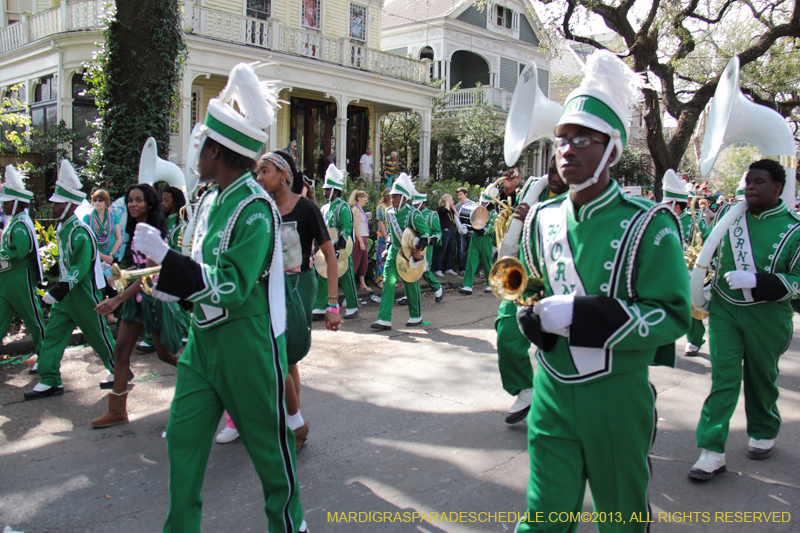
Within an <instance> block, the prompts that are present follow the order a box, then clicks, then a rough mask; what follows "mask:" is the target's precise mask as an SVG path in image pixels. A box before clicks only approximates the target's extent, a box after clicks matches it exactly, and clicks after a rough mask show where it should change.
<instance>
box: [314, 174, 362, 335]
mask: <svg viewBox="0 0 800 533" xmlns="http://www.w3.org/2000/svg"><path fill="white" fill-rule="evenodd" d="M322 188H323V189H333V190H334V191H339V193H340V194H341V192H342V189H343V188H344V175H343V174H342V171H341V170H339V169H338V168H336V165H334V164H333V163H331V164H330V165H328V170H326V171H325V182H324V183H323V184H322ZM320 211H321V212H322V218H323V220H325V225H326V226H328V228H336V229H337V230H338V231H339V239H338V240H337V241H334V242H333V248H334V250H344V247H345V243H346V241H347V240H352V239H353V212H352V211H351V210H350V206H349V205H347V202H345V201H344V200H343V199H342V197H341V196H339V197H337V198H335V199H334V200H332V201H330V202H328V203H327V204H325V205H323V206H322V207H321V208H320ZM347 261H348V265H347V272H345V273H344V274H342V275H341V276H339V286H340V287H341V288H342V290H343V291H344V300H345V303H346V304H347V311H346V312H345V314H344V315H342V318H355V317H356V314H357V313H358V294H356V280H355V277H353V258H352V256H351V257H348V258H347ZM317 275H318V276H319V274H317ZM317 283H318V285H317V298H316V301H315V302H314V311H313V314H314V316H315V317H318V318H317V320H320V319H324V318H325V308H326V307H327V305H328V282H327V281H325V278H323V277H322V276H319V277H318V278H317Z"/></svg>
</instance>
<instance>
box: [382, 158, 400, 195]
mask: <svg viewBox="0 0 800 533" xmlns="http://www.w3.org/2000/svg"><path fill="white" fill-rule="evenodd" d="M397 167H398V165H397V152H392V153H391V154H390V155H389V157H387V158H386V161H384V163H383V185H382V186H383V188H384V189H388V188H389V187H391V186H392V183H393V182H394V179H395V178H396V177H397V175H398V171H399V170H400V169H399V168H397Z"/></svg>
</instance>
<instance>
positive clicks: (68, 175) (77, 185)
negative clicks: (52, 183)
mask: <svg viewBox="0 0 800 533" xmlns="http://www.w3.org/2000/svg"><path fill="white" fill-rule="evenodd" d="M58 184H59V185H61V186H62V187H64V188H65V189H67V188H69V189H72V190H73V191H80V190H81V188H82V187H83V184H82V183H81V180H80V178H78V174H77V173H76V172H75V169H74V168H72V165H71V164H70V162H69V161H67V160H66V159H62V160H61V168H60V169H59V171H58Z"/></svg>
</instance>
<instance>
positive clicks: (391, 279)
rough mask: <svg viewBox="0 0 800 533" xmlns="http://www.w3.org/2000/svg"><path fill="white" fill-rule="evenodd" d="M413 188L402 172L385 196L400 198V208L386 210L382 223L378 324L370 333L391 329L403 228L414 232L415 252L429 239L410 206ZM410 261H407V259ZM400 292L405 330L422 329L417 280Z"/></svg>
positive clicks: (426, 228)
mask: <svg viewBox="0 0 800 533" xmlns="http://www.w3.org/2000/svg"><path fill="white" fill-rule="evenodd" d="M414 191H415V189H414V185H413V184H412V183H411V178H410V177H409V176H408V174H406V173H405V172H402V173H400V175H399V176H398V177H397V179H396V180H395V182H394V183H393V184H392V189H391V191H389V194H390V195H392V196H395V195H400V196H401V197H402V199H401V200H400V201H401V202H402V205H401V206H400V207H399V208H395V207H390V208H389V209H387V210H386V220H387V222H388V226H389V234H388V236H387V248H388V251H387V254H386V266H384V270H383V276H384V277H383V291H382V292H381V305H380V307H379V308H378V320H376V321H375V322H373V323H372V324H371V325H370V327H371V328H373V329H383V330H388V329H392V307H393V306H394V290H395V285H396V284H397V279H398V277H399V276H398V274H397V255H398V254H399V253H400V251H401V250H402V244H401V243H402V236H403V231H405V229H406V228H411V229H413V230H414V231H416V232H417V237H418V239H419V243H418V245H417V248H418V249H420V250H421V249H423V248H425V246H426V245H427V243H428V239H429V238H430V227H429V226H428V224H427V222H425V217H423V216H422V213H420V212H419V211H417V210H416V209H414V208H413V207H412V206H411V204H410V201H411V197H412V194H413V193H414ZM409 259H411V258H409ZM403 290H404V291H405V294H406V296H407V297H408V316H409V318H408V322H406V326H407V327H414V326H420V325H423V322H422V307H421V303H422V302H421V294H420V290H419V280H417V281H414V282H408V281H405V280H403Z"/></svg>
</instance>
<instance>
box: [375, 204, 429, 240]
mask: <svg viewBox="0 0 800 533" xmlns="http://www.w3.org/2000/svg"><path fill="white" fill-rule="evenodd" d="M386 220H387V222H388V224H387V225H388V226H389V235H388V236H387V240H388V242H389V243H391V247H390V248H389V251H392V250H394V251H395V252H396V251H397V250H400V249H401V248H402V237H403V231H404V230H405V229H406V228H408V227H410V228H411V229H413V230H414V231H416V232H417V236H418V237H419V238H420V239H425V240H426V241H427V240H428V239H429V238H430V236H431V228H430V226H428V223H427V222H426V221H425V217H424V216H422V213H420V212H419V211H418V210H417V209H414V207H412V206H411V204H409V203H408V202H406V203H404V204H403V206H402V207H401V208H400V209H395V208H394V207H390V208H389V209H387V210H386Z"/></svg>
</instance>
